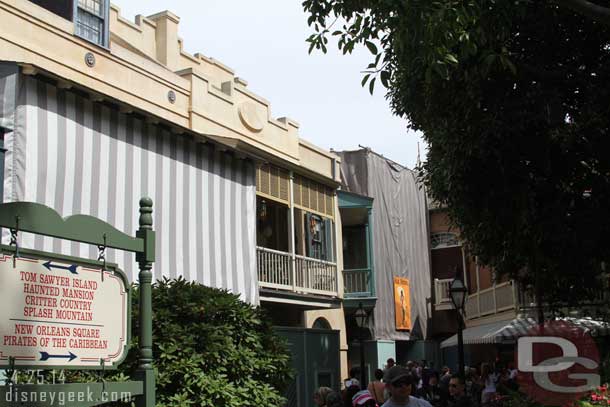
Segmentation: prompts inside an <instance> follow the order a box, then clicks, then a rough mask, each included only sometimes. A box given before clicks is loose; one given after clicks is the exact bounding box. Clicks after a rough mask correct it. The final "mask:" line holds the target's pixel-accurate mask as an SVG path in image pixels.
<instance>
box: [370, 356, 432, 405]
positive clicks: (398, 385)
mask: <svg viewBox="0 0 610 407" xmlns="http://www.w3.org/2000/svg"><path fill="white" fill-rule="evenodd" d="M414 380H415V379H414V378H413V375H412V374H411V372H410V371H409V370H408V369H405V368H404V367H401V366H394V367H392V368H391V369H388V371H387V373H386V374H385V376H384V380H383V381H384V382H385V383H386V387H387V389H388V391H389V392H390V399H389V400H388V401H386V402H385V403H384V404H383V406H382V407H407V406H408V407H432V405H431V404H430V403H428V402H427V401H426V400H422V399H418V398H417V397H413V396H412V395H411V392H412V390H413V384H414Z"/></svg>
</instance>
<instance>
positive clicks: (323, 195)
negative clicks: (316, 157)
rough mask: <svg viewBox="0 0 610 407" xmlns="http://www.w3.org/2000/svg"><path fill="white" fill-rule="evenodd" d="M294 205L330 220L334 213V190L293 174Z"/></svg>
mask: <svg viewBox="0 0 610 407" xmlns="http://www.w3.org/2000/svg"><path fill="white" fill-rule="evenodd" d="M294 205H295V206H297V207H299V208H301V209H305V210H310V211H314V212H317V213H319V214H322V215H326V216H330V217H331V218H332V217H334V213H335V210H334V209H335V200H334V190H333V189H332V188H330V187H327V186H326V185H323V184H321V183H319V182H316V181H314V180H312V179H309V178H305V177H303V176H301V175H298V174H295V176H294Z"/></svg>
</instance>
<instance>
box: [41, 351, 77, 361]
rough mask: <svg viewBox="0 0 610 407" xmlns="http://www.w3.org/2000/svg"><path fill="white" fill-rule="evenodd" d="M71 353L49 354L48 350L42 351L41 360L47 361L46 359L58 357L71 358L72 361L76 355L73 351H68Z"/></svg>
mask: <svg viewBox="0 0 610 407" xmlns="http://www.w3.org/2000/svg"><path fill="white" fill-rule="evenodd" d="M68 353H69V355H49V354H48V352H40V360H42V361H45V360H49V359H51V358H56V359H69V360H68V362H72V361H73V360H74V359H76V355H75V354H74V353H72V352H68Z"/></svg>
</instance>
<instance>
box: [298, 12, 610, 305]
mask: <svg viewBox="0 0 610 407" xmlns="http://www.w3.org/2000/svg"><path fill="white" fill-rule="evenodd" d="M607 3H608V2H601V1H600V3H599V4H598V5H597V6H598V7H599V8H600V9H605V8H604V7H605V6H607V5H608V4H607ZM575 4H576V6H583V5H584V6H591V3H589V2H586V1H581V0H566V1H558V2H556V3H554V2H551V1H535V0H512V1H494V0H462V1H455V0H447V1H428V0H342V1H340V0H306V1H304V2H303V7H304V9H305V11H306V12H307V13H308V15H309V20H308V22H309V24H310V25H311V26H312V27H313V30H314V33H313V34H312V35H311V37H309V39H308V41H309V42H310V50H313V49H316V48H317V49H321V50H322V51H325V50H326V47H327V46H328V41H329V40H328V38H329V37H333V36H334V37H335V38H336V39H337V40H338V43H337V45H338V47H339V49H340V50H342V51H343V52H344V53H347V52H351V51H352V50H353V49H354V47H355V46H358V45H361V46H365V47H367V48H368V49H369V50H370V51H371V52H372V54H373V57H372V62H371V64H370V65H369V67H368V68H367V71H366V72H365V74H364V78H363V85H364V84H365V83H367V82H368V84H369V89H370V90H371V91H372V90H373V88H374V86H375V84H374V82H373V80H374V79H375V78H379V79H380V82H381V83H382V84H383V85H384V86H385V87H386V88H387V96H388V98H389V100H390V103H391V107H392V109H393V111H394V112H395V113H396V114H397V115H400V116H402V117H404V118H406V119H407V120H408V123H409V126H410V127H411V128H413V129H415V130H421V131H422V132H423V135H424V138H425V140H426V141H427V143H428V147H429V152H428V158H427V161H426V162H425V163H424V164H423V166H422V168H421V170H422V172H421V173H422V177H423V180H424V181H425V184H426V186H427V187H428V190H429V194H430V195H431V197H432V198H433V199H435V200H436V201H438V202H440V203H441V204H444V205H446V206H447V207H448V210H449V214H450V216H451V218H452V220H453V221H454V223H455V224H456V226H457V227H459V228H460V229H461V231H462V234H463V236H464V237H465V239H466V240H467V242H468V244H469V245H470V249H471V252H472V253H473V254H474V255H477V256H479V258H480V260H481V261H482V262H485V263H487V264H489V265H491V266H493V267H494V268H495V269H496V270H497V271H499V272H500V273H508V274H510V275H511V277H513V278H517V279H519V280H520V281H522V282H524V283H525V284H533V283H534V282H535V281H536V280H537V282H538V284H537V285H538V286H539V287H544V289H545V290H544V294H545V297H546V298H547V299H561V300H564V301H565V300H570V301H578V300H579V299H582V298H589V297H590V295H591V292H592V291H593V290H594V289H597V288H599V284H600V281H599V278H600V275H603V274H604V273H603V272H604V264H606V263H607V262H608V260H609V257H610V248H609V247H608V244H607V242H606V241H605V239H606V237H607V236H609V232H610V216H609V215H610V158H609V156H608V151H610V138H609V137H608V136H609V133H610V122H609V121H610V105H609V103H608V101H609V100H610V98H609V97H610V68H609V67H610V64H609V63H610V42H609V39H610V29H609V27H608V26H607V25H605V24H606V23H605V21H603V19H602V18H600V19H598V20H596V19H594V18H591V17H592V16H593V17H596V16H595V15H586V14H581V13H577V12H575V11H574V10H576V9H577V7H576V8H575V7H574V5H575ZM577 11H578V10H577ZM337 26H339V27H340V28H338V29H337ZM333 30H334V31H333Z"/></svg>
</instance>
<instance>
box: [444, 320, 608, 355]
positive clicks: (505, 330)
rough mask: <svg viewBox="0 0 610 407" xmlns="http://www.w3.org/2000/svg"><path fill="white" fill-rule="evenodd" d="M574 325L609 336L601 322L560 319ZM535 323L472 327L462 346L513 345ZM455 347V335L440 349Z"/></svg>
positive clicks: (514, 321)
mask: <svg viewBox="0 0 610 407" xmlns="http://www.w3.org/2000/svg"><path fill="white" fill-rule="evenodd" d="M561 321H566V322H569V323H571V324H574V325H576V326H578V327H580V328H583V329H584V330H585V331H587V332H589V333H591V335H592V336H605V335H609V334H610V325H609V324H608V323H606V322H603V321H597V320H594V319H591V318H562V319H561ZM536 325H537V322H536V320H535V319H533V318H515V319H512V320H508V321H500V322H493V323H490V324H485V325H479V326H474V327H472V328H467V329H464V331H463V337H464V345H477V344H494V343H515V342H516V340H517V338H519V337H521V336H524V335H527V333H528V332H529V330H530V329H532V328H533V327H535V326H536ZM456 345H457V334H456V335H453V336H451V337H450V338H448V339H446V340H444V341H443V342H441V348H448V347H451V346H456Z"/></svg>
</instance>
